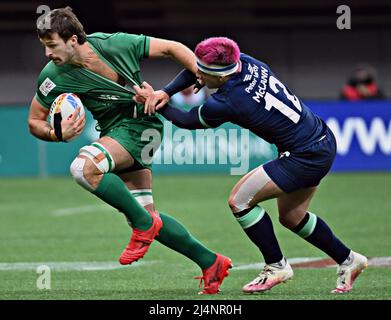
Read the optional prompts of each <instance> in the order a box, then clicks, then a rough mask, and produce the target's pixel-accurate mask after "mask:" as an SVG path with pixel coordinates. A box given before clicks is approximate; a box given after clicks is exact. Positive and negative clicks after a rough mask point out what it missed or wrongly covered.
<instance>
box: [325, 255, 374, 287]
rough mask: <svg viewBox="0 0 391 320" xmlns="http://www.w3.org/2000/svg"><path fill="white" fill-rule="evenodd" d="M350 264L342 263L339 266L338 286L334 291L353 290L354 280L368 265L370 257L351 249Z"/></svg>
mask: <svg viewBox="0 0 391 320" xmlns="http://www.w3.org/2000/svg"><path fill="white" fill-rule="evenodd" d="M349 258H350V259H351V260H352V261H351V262H350V263H349V264H347V263H342V264H340V265H339V266H338V268H337V275H338V278H337V286H336V288H335V289H334V290H332V291H331V292H332V293H346V292H349V291H350V290H352V286H353V282H354V281H355V280H356V278H357V277H358V276H359V275H360V273H361V272H363V271H364V269H365V268H366V267H367V266H368V259H367V258H366V257H364V256H363V255H361V254H359V253H357V252H354V251H351V253H350V256H349Z"/></svg>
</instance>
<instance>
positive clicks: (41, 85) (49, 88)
mask: <svg viewBox="0 0 391 320" xmlns="http://www.w3.org/2000/svg"><path fill="white" fill-rule="evenodd" d="M45 69H46V68H45ZM45 69H43V70H42V72H41V74H40V75H39V77H38V83H37V91H36V92H35V98H36V99H37V100H38V102H39V103H40V104H41V105H42V106H43V107H45V108H47V109H50V106H51V105H52V103H53V101H54V100H55V99H56V97H57V96H58V94H59V93H58V92H57V90H56V84H55V82H54V77H53V76H52V75H50V73H48V72H47V71H46V70H45Z"/></svg>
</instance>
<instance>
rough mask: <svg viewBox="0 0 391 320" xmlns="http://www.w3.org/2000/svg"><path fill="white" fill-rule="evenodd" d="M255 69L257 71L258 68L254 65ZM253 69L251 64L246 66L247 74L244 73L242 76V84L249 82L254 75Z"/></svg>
mask: <svg viewBox="0 0 391 320" xmlns="http://www.w3.org/2000/svg"><path fill="white" fill-rule="evenodd" d="M254 67H255V68H257V69H256V70H257V71H258V67H257V66H256V65H254ZM254 67H253V66H252V65H251V63H249V64H248V66H247V70H248V72H249V73H246V75H245V76H244V78H243V82H247V81H250V80H251V79H252V77H253V75H254V72H255V71H254Z"/></svg>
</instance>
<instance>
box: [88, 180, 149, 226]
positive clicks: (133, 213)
mask: <svg viewBox="0 0 391 320" xmlns="http://www.w3.org/2000/svg"><path fill="white" fill-rule="evenodd" d="M92 193H93V194H94V195H96V196H97V197H98V198H100V199H102V200H103V201H104V202H106V203H108V204H109V205H111V206H112V207H114V208H116V209H117V210H119V211H121V212H122V213H124V214H125V216H126V217H127V218H128V219H129V221H130V222H131V223H132V226H133V227H135V228H137V229H141V230H148V229H149V228H150V227H151V226H152V217H151V216H150V214H149V212H148V211H147V210H145V208H144V207H143V206H141V205H140V204H139V203H138V201H137V200H136V199H135V198H134V196H133V195H132V194H131V193H130V192H129V190H128V188H127V187H126V185H125V183H124V182H123V181H122V180H121V179H120V178H119V177H118V176H117V175H115V174H113V173H105V174H104V175H103V178H102V180H101V182H100V183H99V185H98V188H96V190H95V191H93V192H92Z"/></svg>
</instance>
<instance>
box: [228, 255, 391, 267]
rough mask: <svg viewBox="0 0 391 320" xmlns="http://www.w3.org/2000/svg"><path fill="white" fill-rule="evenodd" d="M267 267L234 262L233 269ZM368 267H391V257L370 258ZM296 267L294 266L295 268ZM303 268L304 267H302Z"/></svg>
mask: <svg viewBox="0 0 391 320" xmlns="http://www.w3.org/2000/svg"><path fill="white" fill-rule="evenodd" d="M324 259H325V258H305V257H303V258H290V259H288V261H289V263H290V264H292V265H293V264H295V263H304V262H313V261H321V260H324ZM264 266H265V264H264V263H261V262H259V263H248V264H246V263H235V262H234V267H233V268H232V269H233V270H261V269H263V267H264ZM335 266H336V265H329V266H327V267H326V268H330V267H331V268H332V267H335ZM368 266H369V267H391V257H373V258H368ZM293 267H294V266H293ZM300 268H303V267H300ZM311 268H316V267H311Z"/></svg>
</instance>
